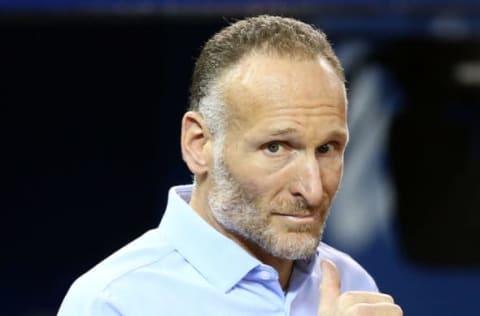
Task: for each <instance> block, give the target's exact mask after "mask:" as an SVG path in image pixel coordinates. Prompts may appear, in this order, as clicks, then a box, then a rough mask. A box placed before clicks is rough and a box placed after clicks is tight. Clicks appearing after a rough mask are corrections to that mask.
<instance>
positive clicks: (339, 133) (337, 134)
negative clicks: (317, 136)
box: [270, 127, 348, 141]
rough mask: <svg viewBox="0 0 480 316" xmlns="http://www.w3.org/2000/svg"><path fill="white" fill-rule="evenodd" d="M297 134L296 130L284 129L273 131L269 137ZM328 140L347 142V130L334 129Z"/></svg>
mask: <svg viewBox="0 0 480 316" xmlns="http://www.w3.org/2000/svg"><path fill="white" fill-rule="evenodd" d="M294 134H298V130H296V129H295V128H292V127H286V128H282V129H277V130H273V131H272V132H271V133H270V135H271V136H287V135H294ZM328 138H340V139H342V140H344V141H348V130H344V129H335V130H332V131H330V132H329V133H328Z"/></svg>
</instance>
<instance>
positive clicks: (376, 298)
mask: <svg viewBox="0 0 480 316" xmlns="http://www.w3.org/2000/svg"><path fill="white" fill-rule="evenodd" d="M360 303H367V304H376V303H389V304H393V303H394V302H393V298H392V297H391V296H390V295H388V294H383V293H375V292H361V291H349V292H345V293H343V294H342V295H340V297H339V298H338V305H339V307H340V309H345V310H346V309H348V308H349V307H350V306H353V305H355V304H360Z"/></svg>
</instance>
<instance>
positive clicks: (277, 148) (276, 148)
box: [265, 143, 280, 154]
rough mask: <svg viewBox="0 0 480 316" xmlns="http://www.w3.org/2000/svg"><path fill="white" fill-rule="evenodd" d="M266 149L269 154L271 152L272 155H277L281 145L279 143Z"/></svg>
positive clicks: (272, 144) (269, 145)
mask: <svg viewBox="0 0 480 316" xmlns="http://www.w3.org/2000/svg"><path fill="white" fill-rule="evenodd" d="M265 149H266V150H267V151H268V152H270V153H272V154H275V153H277V152H279V151H280V144H279V143H270V144H268V145H267V146H266V147H265Z"/></svg>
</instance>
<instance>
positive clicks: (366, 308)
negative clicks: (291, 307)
mask: <svg viewBox="0 0 480 316" xmlns="http://www.w3.org/2000/svg"><path fill="white" fill-rule="evenodd" d="M402 315H403V312H402V309H401V308H400V306H398V305H396V304H395V303H394V302H393V298H392V297H391V296H390V295H387V294H381V293H374V292H360V291H350V292H345V293H343V294H342V293H340V273H339V272H338V270H337V268H336V267H335V265H334V264H333V263H332V262H330V261H328V260H323V261H322V283H321V285H320V306H319V309H318V316H402Z"/></svg>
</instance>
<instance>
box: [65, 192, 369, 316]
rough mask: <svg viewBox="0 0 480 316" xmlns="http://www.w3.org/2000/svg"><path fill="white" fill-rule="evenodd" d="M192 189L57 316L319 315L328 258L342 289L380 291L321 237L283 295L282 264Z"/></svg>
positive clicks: (90, 277)
mask: <svg viewBox="0 0 480 316" xmlns="http://www.w3.org/2000/svg"><path fill="white" fill-rule="evenodd" d="M191 192H192V187H191V186H179V187H174V188H172V189H171V190H170V192H169V199H168V205H167V209H166V211H165V213H164V216H163V218H162V221H161V223H160V225H159V227H158V228H157V229H153V230H150V231H148V232H147V233H145V234H144V235H143V236H141V237H139V238H138V239H136V240H134V241H133V242H131V243H130V244H128V245H126V246H125V247H123V248H122V249H120V250H119V251H117V252H116V253H114V254H113V255H111V256H110V257H108V258H107V259H105V260H104V261H102V262H101V263H99V264H98V265H97V266H96V267H94V268H93V269H92V270H90V271H89V272H87V273H86V274H84V275H83V276H81V277H80V278H79V279H77V280H76V281H75V282H74V284H73V285H72V286H71V288H70V290H69V292H68V293H67V295H66V297H65V298H64V300H63V302H62V305H61V307H60V310H59V313H58V316H97V315H98V316H100V315H102V316H113V315H123V316H154V315H155V316H159V315H175V316H177V315H182V316H190V315H208V316H215V315H218V316H226V315H229V316H237V315H238V316H248V315H252V316H253V315H255V316H258V315H272V316H273V315H289V316H314V315H317V308H318V304H319V300H320V299H321V298H320V297H319V286H320V282H321V269H320V262H321V260H322V259H325V258H327V259H330V260H331V261H333V262H334V263H335V264H336V266H337V268H338V269H339V271H340V273H341V278H342V291H347V290H363V291H377V287H376V285H375V282H374V281H373V279H372V278H371V277H370V275H368V273H367V272H366V271H365V270H364V269H363V268H362V267H361V266H360V265H359V264H358V263H356V262H355V261H354V260H353V259H352V258H350V257H349V256H348V255H346V254H344V253H342V252H340V251H338V250H335V249H334V248H332V247H330V246H328V245H326V244H325V243H321V244H320V246H319V247H318V249H317V253H316V255H314V256H312V258H310V259H309V260H298V261H295V263H294V268H293V272H292V275H291V278H290V285H289V289H288V291H287V292H286V293H284V292H283V290H282V288H281V286H280V283H279V280H278V274H277V272H276V270H274V269H273V268H272V267H271V266H268V265H265V264H263V263H262V262H260V261H259V260H258V259H256V258H255V257H252V256H251V255H250V254H249V253H247V252H246V251H245V250H244V249H243V248H241V247H240V246H239V245H238V244H236V243H235V242H234V241H232V240H231V239H229V238H227V237H225V236H224V235H222V234H221V233H219V232H218V231H217V230H215V229H214V228H213V227H212V226H211V225H209V224H208V223H207V222H205V221H204V220H203V219H202V218H201V217H200V216H199V215H198V214H197V213H196V212H195V211H194V210H193V209H192V208H191V207H190V206H189V205H188V202H189V200H190V196H191Z"/></svg>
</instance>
